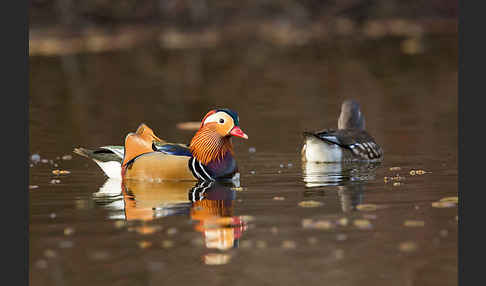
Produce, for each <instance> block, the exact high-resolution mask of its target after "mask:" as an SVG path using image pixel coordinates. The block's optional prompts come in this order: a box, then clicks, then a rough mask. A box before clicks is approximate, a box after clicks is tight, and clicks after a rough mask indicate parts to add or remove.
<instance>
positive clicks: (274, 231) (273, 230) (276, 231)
mask: <svg viewBox="0 0 486 286" xmlns="http://www.w3.org/2000/svg"><path fill="white" fill-rule="evenodd" d="M270 232H271V233H273V234H277V233H278V227H276V226H272V227H271V228H270Z"/></svg>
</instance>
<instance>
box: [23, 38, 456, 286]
mask: <svg viewBox="0 0 486 286" xmlns="http://www.w3.org/2000/svg"><path fill="white" fill-rule="evenodd" d="M456 43H457V39H456V38H430V39H429V38H427V39H424V42H423V44H424V47H425V49H424V52H423V53H420V54H416V55H409V54H404V53H403V52H402V50H401V48H400V41H399V40H397V39H385V40H379V41H378V40H377V41H365V42H358V43H356V42H353V43H348V42H336V43H332V44H331V43H325V44H324V43H321V44H315V45H306V46H301V47H273V46H270V45H266V44H262V43H255V44H248V45H247V46H238V47H231V46H228V47H226V46H225V47H217V48H207V49H185V50H161V49H160V48H158V47H155V46H150V45H148V46H147V47H145V48H143V49H139V48H137V49H133V50H126V51H119V52H110V53H100V54H80V55H70V56H63V57H31V58H30V73H31V74H30V86H31V91H30V103H29V104H30V105H29V108H30V114H29V118H30V136H29V138H30V151H31V154H39V155H40V158H41V159H47V160H48V161H47V162H46V163H43V162H42V161H40V162H31V164H32V166H31V168H30V181H29V184H30V185H31V186H34V187H32V188H31V189H29V203H30V218H29V223H30V225H29V230H30V237H29V238H30V239H29V247H30V249H29V251H30V252H29V264H30V271H29V275H30V284H31V285H160V284H164V285H169V284H171V283H172V284H174V285H189V284H196V283H197V284H201V285H209V284H211V285H223V284H224V285H248V284H253V285H301V284H306V285H323V284H329V285H358V284H359V285H457V207H456V206H455V204H451V207H445V208H437V207H433V206H432V205H433V203H434V202H437V201H439V200H440V199H442V198H447V197H455V196H457V191H458V189H457V105H456V103H457V48H456ZM345 98H355V99H357V100H358V101H360V102H361V105H362V109H363V112H364V115H365V118H366V126H367V129H368V131H369V132H370V133H371V134H373V135H374V136H375V138H376V141H377V142H378V143H380V144H381V145H382V147H383V149H384V152H385V160H384V162H383V163H382V164H379V165H376V166H342V165H332V164H327V165H326V164H321V165H317V166H305V165H302V163H301V161H300V148H301V145H302V135H301V134H302V131H305V130H315V129H322V128H326V127H327V128H332V127H335V126H336V125H337V117H338V113H339V106H340V103H341V101H342V100H344V99H345ZM214 107H229V108H232V109H234V110H236V111H238V113H239V116H240V123H241V127H242V129H243V130H244V131H245V132H246V133H247V134H248V135H249V140H247V141H244V140H239V139H235V140H234V141H233V142H234V145H235V152H236V156H237V159H238V162H239V167H240V171H241V181H240V185H239V186H235V185H224V184H211V185H209V184H207V185H205V184H195V183H133V184H131V185H129V186H122V185H121V184H120V183H119V182H117V181H113V180H107V179H106V178H105V176H104V175H103V174H102V172H101V170H100V169H99V168H98V167H97V166H96V164H94V163H93V162H91V161H89V160H87V159H86V158H81V157H78V156H76V155H75V154H73V153H72V149H73V148H74V147H77V146H83V147H88V148H89V147H97V146H102V145H116V144H120V145H121V144H122V142H123V139H124V137H125V135H126V134H127V132H131V131H134V130H135V129H136V128H137V126H138V125H139V124H140V123H141V122H144V123H146V124H148V125H149V126H150V127H152V128H153V129H154V131H155V132H156V134H157V135H158V136H159V137H161V138H164V139H167V140H170V141H173V142H183V143H187V142H189V140H190V138H191V137H192V135H193V134H194V131H187V130H180V129H178V128H177V127H176V125H177V123H179V122H187V121H198V120H200V119H201V118H202V116H203V115H204V114H205V113H206V112H207V111H208V110H209V109H211V108H214ZM65 155H72V158H69V157H64V159H63V158H62V157H63V156H65ZM66 159H67V160H66ZM397 167H399V168H397ZM55 169H62V170H68V171H70V173H69V174H64V175H54V174H52V171H53V170H55ZM416 170H424V171H425V173H424V174H420V175H419V174H415V175H411V171H416ZM413 173H414V172H412V174H413ZM52 180H59V181H52ZM443 205H445V206H447V204H443ZM434 206H437V204H434ZM439 206H440V204H439Z"/></svg>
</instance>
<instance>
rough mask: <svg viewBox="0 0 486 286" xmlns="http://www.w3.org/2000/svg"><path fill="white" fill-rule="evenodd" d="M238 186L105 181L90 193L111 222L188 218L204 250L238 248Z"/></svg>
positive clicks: (241, 228) (242, 228)
mask: <svg viewBox="0 0 486 286" xmlns="http://www.w3.org/2000/svg"><path fill="white" fill-rule="evenodd" d="M234 187H237V186H236V185H234V184H233V183H231V182H228V183H220V182H198V183H196V184H195V183H194V182H169V181H167V182H157V183H154V182H146V181H135V180H133V181H130V180H126V181H124V182H123V183H121V181H120V180H117V179H108V180H107V181H106V182H105V184H104V185H103V186H102V187H101V188H100V190H99V191H98V192H96V193H94V194H93V198H94V201H95V202H96V203H97V204H98V205H102V206H103V207H104V208H105V209H108V210H109V218H110V219H124V220H126V221H135V220H138V221H144V222H147V221H152V220H154V219H157V218H160V217H166V216H174V215H188V216H190V217H191V219H192V220H194V221H195V222H196V224H195V227H194V228H195V230H196V231H198V232H201V233H202V235H203V238H204V242H205V245H206V247H207V248H216V249H221V250H225V249H229V248H234V247H238V241H239V238H240V237H241V235H242V233H243V232H244V231H245V230H246V229H247V225H246V222H244V221H243V220H242V219H241V218H240V217H238V216H233V202H234V200H235V198H236V191H235V190H234Z"/></svg>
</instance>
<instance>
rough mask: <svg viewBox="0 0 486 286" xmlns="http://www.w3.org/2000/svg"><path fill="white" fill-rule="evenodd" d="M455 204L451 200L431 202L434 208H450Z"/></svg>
mask: <svg viewBox="0 0 486 286" xmlns="http://www.w3.org/2000/svg"><path fill="white" fill-rule="evenodd" d="M455 206H456V203H452V202H441V201H439V202H433V203H432V207H434V208H452V207H455Z"/></svg>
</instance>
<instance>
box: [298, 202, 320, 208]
mask: <svg viewBox="0 0 486 286" xmlns="http://www.w3.org/2000/svg"><path fill="white" fill-rule="evenodd" d="M322 205H323V204H322V203H321V202H318V201H302V202H300V203H299V207H303V208H315V207H320V206H322Z"/></svg>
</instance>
